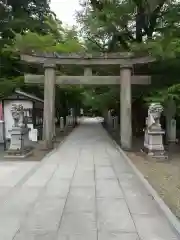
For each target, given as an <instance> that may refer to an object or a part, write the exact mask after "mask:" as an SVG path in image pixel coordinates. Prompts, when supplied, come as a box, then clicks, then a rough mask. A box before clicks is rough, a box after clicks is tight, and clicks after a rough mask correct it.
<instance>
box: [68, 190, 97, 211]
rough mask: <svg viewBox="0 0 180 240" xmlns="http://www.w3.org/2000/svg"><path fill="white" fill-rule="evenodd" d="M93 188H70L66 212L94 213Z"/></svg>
mask: <svg viewBox="0 0 180 240" xmlns="http://www.w3.org/2000/svg"><path fill="white" fill-rule="evenodd" d="M95 210H96V208H95V188H92V187H89V188H71V191H70V193H69V196H68V200H67V203H66V208H65V211H66V212H78V211H79V212H83V211H84V212H95Z"/></svg>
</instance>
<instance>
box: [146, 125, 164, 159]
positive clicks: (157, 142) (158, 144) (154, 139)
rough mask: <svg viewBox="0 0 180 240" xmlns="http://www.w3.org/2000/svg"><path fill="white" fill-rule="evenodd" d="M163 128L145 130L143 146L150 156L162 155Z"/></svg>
mask: <svg viewBox="0 0 180 240" xmlns="http://www.w3.org/2000/svg"><path fill="white" fill-rule="evenodd" d="M164 134H165V132H164V131H163V130H157V131H148V130H146V131H145V140H144V148H145V151H146V152H147V153H148V155H150V156H152V157H164V145H163V135H164Z"/></svg>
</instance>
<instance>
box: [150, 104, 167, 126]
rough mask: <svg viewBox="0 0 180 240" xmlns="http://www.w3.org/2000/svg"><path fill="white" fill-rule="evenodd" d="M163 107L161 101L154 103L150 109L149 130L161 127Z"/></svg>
mask: <svg viewBox="0 0 180 240" xmlns="http://www.w3.org/2000/svg"><path fill="white" fill-rule="evenodd" d="M162 112H163V107H162V105H161V104H160V103H152V104H151V105H150V106H149V109H148V118H147V127H148V128H149V130H153V129H154V130H156V129H161V124H160V117H161V113H162Z"/></svg>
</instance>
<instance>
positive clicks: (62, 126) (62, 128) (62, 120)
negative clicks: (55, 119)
mask: <svg viewBox="0 0 180 240" xmlns="http://www.w3.org/2000/svg"><path fill="white" fill-rule="evenodd" d="M60 131H61V132H63V131H64V118H63V117H60Z"/></svg>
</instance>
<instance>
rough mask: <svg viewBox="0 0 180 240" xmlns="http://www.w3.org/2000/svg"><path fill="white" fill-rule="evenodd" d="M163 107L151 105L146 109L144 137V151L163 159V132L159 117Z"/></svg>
mask: <svg viewBox="0 0 180 240" xmlns="http://www.w3.org/2000/svg"><path fill="white" fill-rule="evenodd" d="M162 111H163V107H162V105H161V104H160V103H152V104H151V105H150V106H149V109H148V117H147V118H146V129H145V136H144V150H145V152H147V153H148V155H150V156H152V157H157V158H165V157H166V156H165V151H164V145H163V135H164V134H165V132H164V130H163V129H162V128H161V124H160V116H161V113H162Z"/></svg>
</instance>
